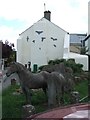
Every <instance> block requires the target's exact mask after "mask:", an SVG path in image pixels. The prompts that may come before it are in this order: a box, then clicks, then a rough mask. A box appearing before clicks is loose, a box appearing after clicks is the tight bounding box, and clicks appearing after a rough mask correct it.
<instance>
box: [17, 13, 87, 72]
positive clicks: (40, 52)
mask: <svg viewBox="0 0 90 120" xmlns="http://www.w3.org/2000/svg"><path fill="white" fill-rule="evenodd" d="M50 19H51V12H50V11H45V12H44V17H43V18H41V19H40V20H39V21H37V22H36V23H34V24H33V25H32V26H31V27H29V28H28V29H26V30H25V31H24V32H22V33H21V34H19V38H18V40H17V61H18V62H20V63H22V64H24V65H25V64H28V62H31V70H34V69H35V67H36V68H37V67H39V66H42V65H46V64H47V63H48V61H49V60H55V59H62V58H65V59H70V58H74V59H75V61H76V63H81V64H83V66H84V67H83V69H84V70H88V57H87V56H86V55H80V54H76V53H71V52H70V34H69V33H68V32H66V31H65V30H63V29H62V28H60V27H59V26H57V25H55V24H54V23H52V22H51V21H50Z"/></svg>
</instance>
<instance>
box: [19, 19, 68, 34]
mask: <svg viewBox="0 0 90 120" xmlns="http://www.w3.org/2000/svg"><path fill="white" fill-rule="evenodd" d="M42 20H46V21H48V22H50V23H51V24H53V25H55V26H56V27H58V28H60V29H61V30H63V31H64V32H66V33H68V34H69V32H67V31H66V30H64V29H62V28H61V27H59V26H58V25H56V24H54V23H53V22H51V21H49V20H47V19H46V18H44V17H43V18H41V19H40V20H38V21H37V22H36V23H38V22H39V21H42ZM36 23H34V24H36ZM34 24H33V25H32V26H30V27H29V28H27V29H26V30H24V31H23V32H22V33H20V34H19V35H21V34H23V33H24V32H26V31H27V30H28V29H30V28H31V27H33V26H34Z"/></svg>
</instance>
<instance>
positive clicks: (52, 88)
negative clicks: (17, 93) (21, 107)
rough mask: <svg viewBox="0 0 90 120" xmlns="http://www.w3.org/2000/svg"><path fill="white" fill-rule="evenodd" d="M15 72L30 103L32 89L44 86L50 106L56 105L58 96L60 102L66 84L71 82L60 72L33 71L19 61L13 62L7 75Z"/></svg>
mask: <svg viewBox="0 0 90 120" xmlns="http://www.w3.org/2000/svg"><path fill="white" fill-rule="evenodd" d="M15 72H16V73H17V74H18V76H19V78H20V84H21V87H22V90H23V93H24V94H25V96H26V101H27V102H29V103H31V96H30V89H39V88H42V89H43V90H44V91H45V92H46V89H47V93H48V105H49V106H51V105H52V106H53V105H55V103H56V96H57V98H58V103H60V98H61V97H62V94H63V89H64V86H65V84H67V83H69V82H68V81H66V80H65V78H64V76H63V75H62V74H60V73H58V72H52V73H49V72H46V71H41V72H40V73H32V72H30V71H29V70H28V69H27V68H26V67H25V66H24V65H22V64H20V63H17V62H14V63H13V64H11V66H10V68H9V69H8V71H7V73H6V75H7V76H10V75H11V74H13V73H15ZM60 95H61V96H60Z"/></svg>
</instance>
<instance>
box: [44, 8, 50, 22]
mask: <svg viewBox="0 0 90 120" xmlns="http://www.w3.org/2000/svg"><path fill="white" fill-rule="evenodd" d="M44 18H46V19H47V20H49V21H51V12H50V11H49V10H48V11H45V12H44Z"/></svg>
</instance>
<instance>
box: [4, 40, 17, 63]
mask: <svg viewBox="0 0 90 120" xmlns="http://www.w3.org/2000/svg"><path fill="white" fill-rule="evenodd" d="M15 56H16V51H15V50H14V44H13V43H9V42H8V41H7V40H6V41H5V43H3V42H2V58H4V59H5V60H6V61H5V63H6V64H7V63H10V62H12V61H15Z"/></svg>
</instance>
